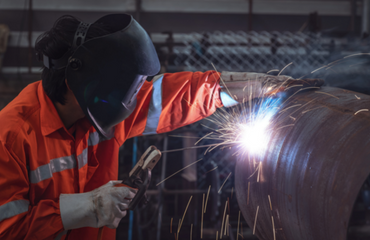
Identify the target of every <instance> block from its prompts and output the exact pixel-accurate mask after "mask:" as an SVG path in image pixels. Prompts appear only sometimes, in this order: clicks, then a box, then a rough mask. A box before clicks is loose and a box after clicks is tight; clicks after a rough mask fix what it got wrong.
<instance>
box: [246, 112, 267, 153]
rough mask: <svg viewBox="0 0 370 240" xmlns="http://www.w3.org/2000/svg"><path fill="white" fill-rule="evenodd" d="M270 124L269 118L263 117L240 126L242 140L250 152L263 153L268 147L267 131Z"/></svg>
mask: <svg viewBox="0 0 370 240" xmlns="http://www.w3.org/2000/svg"><path fill="white" fill-rule="evenodd" d="M269 125H270V122H269V120H268V119H262V120H260V121H256V122H253V123H250V124H243V125H241V126H240V128H241V129H240V130H241V134H240V142H241V144H242V145H243V146H244V147H245V148H246V149H247V150H248V152H249V153H250V154H256V153H261V152H262V151H263V150H264V149H265V148H266V146H267V143H268V140H269V134H268V132H267V129H268V127H269Z"/></svg>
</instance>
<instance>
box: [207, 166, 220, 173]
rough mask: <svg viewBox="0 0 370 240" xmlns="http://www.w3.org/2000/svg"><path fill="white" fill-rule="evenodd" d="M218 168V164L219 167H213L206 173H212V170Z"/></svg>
mask: <svg viewBox="0 0 370 240" xmlns="http://www.w3.org/2000/svg"><path fill="white" fill-rule="evenodd" d="M217 168H218V166H217V167H215V168H212V169H211V170H209V171H208V172H206V174H207V173H210V172H212V171H214V170H216V169H217Z"/></svg>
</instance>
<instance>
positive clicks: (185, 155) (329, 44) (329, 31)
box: [0, 0, 370, 240]
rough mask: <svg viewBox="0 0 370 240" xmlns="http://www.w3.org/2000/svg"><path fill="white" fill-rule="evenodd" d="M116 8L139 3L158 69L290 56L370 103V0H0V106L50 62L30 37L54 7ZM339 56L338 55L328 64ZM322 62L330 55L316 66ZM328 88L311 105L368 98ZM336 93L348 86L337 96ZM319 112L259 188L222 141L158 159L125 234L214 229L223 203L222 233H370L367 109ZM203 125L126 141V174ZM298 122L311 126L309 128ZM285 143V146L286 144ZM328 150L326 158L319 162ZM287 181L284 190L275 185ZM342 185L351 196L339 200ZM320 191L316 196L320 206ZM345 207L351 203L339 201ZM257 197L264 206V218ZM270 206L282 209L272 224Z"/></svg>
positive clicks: (247, 64)
mask: <svg viewBox="0 0 370 240" xmlns="http://www.w3.org/2000/svg"><path fill="white" fill-rule="evenodd" d="M109 13H129V14H132V15H133V16H134V17H135V19H136V20H137V21H138V22H139V23H140V24H141V25H142V26H143V27H144V28H145V29H146V30H147V32H148V33H149V34H150V36H151V38H152V40H153V42H154V45H155V47H156V50H157V52H158V55H159V58H160V61H161V64H162V68H161V72H179V71H206V70H212V69H213V68H214V67H213V65H214V66H215V67H216V68H217V70H218V71H251V72H268V71H270V70H273V69H280V70H281V69H283V68H284V67H285V66H286V65H288V64H290V63H292V64H291V65H290V66H289V67H287V68H286V69H285V70H284V72H283V74H286V75H290V76H293V77H296V78H298V77H302V76H306V77H319V78H322V79H324V80H325V81H326V83H325V85H326V87H338V88H342V89H347V90H352V91H355V92H357V93H358V94H357V95H356V96H357V97H359V98H361V99H363V101H364V102H363V103H362V104H363V108H367V106H368V105H367V104H370V98H369V97H368V96H367V94H370V81H369V77H370V68H369V67H370V58H369V56H368V55H366V54H362V55H354V54H358V53H370V37H369V28H370V1H369V0H316V1H313V0H312V1H311V0H284V1H280V0H197V1H195V0H105V1H97V0H88V1H87V0H84V1H82V0H63V1H61V0H53V1H50V0H48V1H47V0H0V109H2V108H3V107H4V106H5V105H6V104H7V103H8V102H10V101H11V100H12V99H13V98H14V97H15V96H16V95H17V94H18V93H19V91H20V90H21V89H22V88H23V87H25V86H26V85H27V84H28V83H30V82H33V81H37V80H40V73H41V70H42V64H41V63H40V62H38V61H37V58H36V55H35V51H34V44H35V41H36V39H37V37H38V36H39V35H40V34H41V33H43V32H44V31H46V30H48V29H49V28H51V27H52V24H53V23H54V22H55V20H56V19H58V18H59V17H60V16H62V15H65V14H69V15H73V16H76V17H78V18H80V19H81V20H83V21H85V22H93V21H94V20H96V19H97V18H99V17H101V16H103V15H106V14H109ZM351 55H353V57H349V58H347V56H351ZM337 60H340V61H339V62H338V64H332V65H330V63H332V62H334V61H337ZM212 64H213V65H212ZM328 64H329V65H328ZM322 66H327V67H325V68H322V69H319V68H321V67H322ZM317 69H319V70H318V71H315V70H317ZM332 89H334V88H330V89H325V88H324V89H323V91H324V92H325V93H327V95H326V96H325V97H327V98H325V97H324V95H322V96H320V97H319V99H318V100H317V102H316V103H315V104H316V105H317V106H316V105H315V106H313V107H312V108H314V107H316V108H320V107H322V106H326V107H328V106H329V107H328V108H329V110H332V111H333V112H335V113H337V112H343V113H346V111H347V112H348V111H351V110H353V109H354V108H356V110H359V109H361V108H357V106H356V104H355V103H352V102H351V101H352V100H348V99H349V98H350V96H349V95H351V96H353V94H350V93H348V92H346V91H343V90H340V89H334V90H332ZM361 93H362V95H361ZM328 95H334V96H339V95H340V96H341V97H340V99H339V100H337V99H336V102H332V101H333V100H331V98H330V96H328ZM314 97H315V96H314ZM314 97H312V96H310V93H307V94H306V95H304V96H303V97H301V98H298V97H296V98H295V99H293V100H292V101H298V102H299V101H302V102H303V103H305V101H307V102H308V101H310V99H312V98H314ZM328 98H329V99H328ZM315 99H316V98H315ZM351 104H352V105H351ZM329 110H328V111H329ZM311 115H312V116H311ZM311 115H304V116H301V120H302V117H303V118H307V119H303V120H302V121H305V122H306V123H305V124H303V125H302V126H300V128H299V130H295V131H296V132H294V130H292V132H289V133H288V132H284V133H285V134H288V135H289V134H290V135H289V136H290V137H291V138H292V139H291V140H289V141H290V142H291V143H290V142H289V143H288V142H287V143H286V144H285V145H279V147H276V148H274V149H270V152H269V154H270V159H272V158H274V157H273V156H275V157H276V156H279V159H280V160H279V161H281V162H282V164H280V165H278V166H275V165H268V166H267V167H266V169H267V170H266V171H269V173H271V174H266V176H265V178H269V177H270V178H271V179H267V180H266V181H265V183H267V184H262V185H261V186H260V187H258V188H257V187H256V184H255V182H252V184H250V183H251V181H252V178H247V177H248V176H249V175H248V174H243V173H241V172H240V171H242V170H243V169H245V168H248V167H249V168H248V171H250V170H251V168H253V167H250V166H246V165H248V164H246V163H245V162H243V161H239V160H240V159H239V160H238V158H237V157H235V156H234V155H233V153H234V152H233V149H219V148H218V149H215V150H213V151H211V152H209V153H207V154H206V155H204V150H205V149H204V148H203V149H202V148H201V149H192V150H186V151H177V152H171V153H165V154H164V155H163V157H162V159H161V160H160V162H159V164H158V166H157V167H156V168H155V169H154V171H153V176H152V183H151V186H150V187H149V190H148V192H147V194H148V200H149V201H148V203H147V205H146V206H143V207H142V208H139V209H137V210H135V212H134V213H131V214H130V215H128V216H127V217H125V218H124V219H123V220H122V221H121V223H120V226H119V228H118V231H117V239H138V240H141V239H157V240H159V239H201V238H202V239H216V234H220V231H221V229H222V228H223V226H224V225H225V226H226V224H224V221H225V216H224V214H225V213H224V212H227V214H228V216H229V217H228V218H227V219H228V223H229V224H228V228H227V229H226V227H225V229H224V230H225V232H226V233H227V234H224V235H223V236H221V235H218V236H217V237H218V238H219V239H221V238H223V239H264V240H267V239H271V240H272V239H274V240H275V239H287V240H292V239H294V240H298V239H303V240H305V239H315V240H317V239H351V240H355V239H356V240H357V239H358V240H360V239H370V210H369V209H370V180H366V179H367V175H369V173H370V163H368V162H369V156H370V155H369V152H368V151H369V150H368V149H369V147H368V146H369V143H368V142H369V140H368V136H369V128H366V126H368V125H369V120H370V118H369V117H370V116H369V115H366V114H364V117H363V118H361V119H359V120H358V121H357V122H356V123H353V122H351V124H349V123H348V121H347V120H348V119H344V117H343V115H341V114H338V116H337V115H334V113H332V115H330V116H329V117H328V116H326V117H325V116H321V115H320V114H319V113H317V114H316V115H313V113H312V114H311ZM309 116H311V117H310V118H309ZM324 119H325V121H328V122H330V123H328V122H327V123H326V124H329V125H332V124H337V128H341V127H340V126H347V128H346V129H343V128H341V131H340V132H338V131H334V130H333V131H334V132H333V131H332V132H331V131H329V130H327V131H326V132H325V131H323V130H322V128H324V129H325V128H326V127H325V126H321V125H320V124H318V123H319V122H322V121H324ZM340 122H343V125H341V124H340ZM287 124H288V123H287ZM204 125H207V126H209V125H210V123H209V122H207V120H203V121H201V122H198V123H195V124H192V125H190V126H187V127H184V128H181V129H178V130H176V131H174V132H171V133H167V134H161V135H151V136H145V137H137V138H134V139H130V140H128V141H127V142H126V143H125V144H124V145H123V146H122V149H121V152H120V167H119V169H118V171H119V174H120V177H121V179H124V178H126V177H127V176H128V172H129V169H131V166H132V163H133V161H135V160H136V159H137V158H138V157H140V155H141V154H142V153H143V151H145V149H147V148H148V147H149V146H150V145H155V146H156V147H157V148H158V149H160V150H170V149H179V148H186V147H191V146H193V145H194V143H195V142H196V141H197V139H198V138H200V137H202V136H204V135H205V134H207V133H208V132H209V129H208V128H206V127H204ZM349 126H350V127H349ZM211 127H212V126H211ZM319 127H322V128H320V129H321V130H320V129H319ZM359 129H360V130H361V131H360V130H359ZM349 131H350V132H351V133H353V134H355V133H356V134H355V135H356V137H351V136H352V135H350V133H349ZM357 131H360V132H357ZM302 132H305V134H306V135H305V136H301V135H300V134H301V133H302ZM314 133H317V135H315V134H314ZM319 133H320V134H321V135H320V134H319ZM341 134H342V135H341ZM343 134H344V135H345V136H347V137H348V139H353V141H352V142H350V143H348V142H347V143H346V144H347V145H345V143H344V140H343V141H342V142H341V143H337V142H335V143H334V140H338V142H339V140H340V139H341V137H342V136H344V135H343ZM346 134H347V135H346ZM318 135H320V136H319V137H318ZM179 136H182V137H179ZM328 136H329V137H331V138H328ZM294 137H296V138H294ZM280 138H281V136H280ZM294 139H295V140H296V141H295V140H294ZM297 139H298V140H300V141H298V140H297ZM317 139H322V141H321V142H320V141H319V140H317ZM275 141H279V136H276V139H275ZM211 143H213V142H212V140H204V141H203V142H202V144H204V145H207V144H211ZM315 144H316V145H315ZM340 144H342V145H340ZM313 145H315V146H317V149H318V148H320V149H321V152H322V154H319V153H317V154H316V155H315V154H312V155H311V156H306V155H307V154H305V152H303V150H302V151H301V152H299V151H298V150H297V151H293V150H292V149H297V148H300V149H302V148H304V147H306V148H307V149H308V148H309V146H310V147H311V146H313ZM348 145H350V146H352V145H356V146H355V147H354V148H353V149H352V150H351V151H349V150H348V151H345V149H346V147H343V146H348ZM289 147H291V148H290V150H289V149H288V148H289ZM342 147H343V148H342ZM271 148H272V147H271ZM341 149H342V150H341ZM343 149H344V150H343ZM364 149H366V151H365V150H364ZM355 150H356V151H355ZM279 151H280V153H281V152H286V154H281V155H279ZM289 151H291V152H289ZM341 151H342V152H341ZM323 152H325V153H323ZM274 153H276V155H274ZM299 154H300V155H299ZM330 154H331V155H330ZM347 155H348V156H353V158H355V159H357V160H356V161H354V162H356V164H355V163H351V164H350V163H348V162H347V160H346V159H348V158H346V157H345V156H347ZM338 156H342V157H338ZM200 158H203V160H202V161H200V162H198V163H197V164H196V165H192V166H191V167H189V168H187V169H186V170H184V171H182V172H180V173H179V174H176V175H175V176H173V177H172V178H170V179H169V180H167V181H165V182H164V183H162V184H160V185H158V186H156V184H157V183H158V182H160V181H161V180H162V179H164V178H166V177H167V176H170V175H171V174H173V173H175V172H177V171H178V170H180V169H181V168H183V167H184V166H187V165H189V164H190V163H192V162H194V161H196V160H198V159H200ZM266 158H267V157H266ZM292 159H293V160H292ZM310 159H311V160H310ZM323 159H330V161H329V160H328V162H325V164H322V160H323ZM299 160H302V161H303V160H304V163H302V162H300V161H299ZM319 160H320V161H319ZM334 160H336V161H339V162H340V161H342V162H343V164H342V165H338V164H337V162H335V161H334ZM315 161H316V162H317V161H319V162H317V163H315ZM333 161H334V162H333ZM283 163H286V166H285V165H284V164H283ZM310 164H312V166H311V165H310ZM236 166H238V167H237V171H236V170H235V167H236ZM283 167H285V168H284V169H283V170H282V168H283ZM311 167H312V168H313V169H316V170H317V171H315V174H314V175H310V174H309V173H308V172H307V169H311ZM349 169H353V171H350V170H349ZM238 172H239V173H238ZM292 172H296V174H293V173H292ZM297 172H299V173H300V174H298V173H297ZM238 174H239V175H238ZM251 174H253V172H251ZM287 176H291V178H290V180H289V181H290V183H291V185H292V186H289V189H295V190H294V191H291V192H288V191H283V190H282V189H285V190H287V189H288V185H289V184H287V183H286V182H284V181H286V179H285V178H284V177H287ZM315 179H320V181H321V182H320V183H319V184H318V185H320V186H322V189H321V188H319V187H318V190H315V191H314V190H312V186H315V183H316V184H317V182H315ZM333 179H341V180H340V181H339V180H333ZM253 181H255V180H253ZM333 181H334V182H335V181H338V182H336V184H338V186H337V188H338V189H340V192H336V193H335V194H331V193H327V192H326V190H325V188H324V186H323V185H325V184H326V183H328V182H330V184H333V185H335V184H334V183H333ZM248 183H249V184H248ZM284 184H285V185H284ZM293 185H294V186H293ZM253 187H255V188H253ZM250 188H251V189H250ZM337 188H334V189H337ZM208 189H210V191H209V192H208ZM253 189H254V190H253ZM219 190H220V191H219ZM250 191H251V192H250ZM279 191H281V192H284V194H285V195H286V196H285V195H284V194H281V195H279V194H277V193H276V192H279ZM333 191H334V190H333ZM338 191H339V190H338ZM207 193H209V199H208V201H207V208H206V212H205V213H204V214H202V198H203V195H205V196H207V195H208V194H207ZM341 194H342V195H341ZM237 195H238V196H237ZM282 195H284V196H282ZM270 196H271V198H270ZM190 197H192V200H191V203H190V204H189V207H188V209H187V213H186V215H185V218H184V221H183V223H182V225H181V229H180V231H178V229H179V220H180V219H181V218H182V217H183V214H184V211H185V209H186V207H187V204H188V202H189V199H190ZM334 197H335V198H337V199H344V200H343V201H342V202H338V201H336V200H333V198H334ZM237 198H238V200H237ZM244 200H245V201H244ZM247 201H248V202H247ZM225 202H227V203H228V204H227V207H225ZM313 202H315V203H317V204H316V205H315V206H313V205H312V203H313ZM289 204H293V205H294V206H293V207H292V206H290V205H289ZM269 205H270V206H269ZM308 206H309V207H308ZM348 206H349V207H348ZM257 207H258V208H257ZM270 208H271V212H270ZM344 208H349V209H346V210H345V212H343V211H342V210H343V209H344ZM224 209H226V210H224ZM256 209H259V211H260V215H259V219H260V220H258V221H257V220H256V217H255V216H256ZM239 211H241V213H242V215H241V216H240V215H239ZM257 211H258V210H257ZM292 212H293V213H292ZM271 214H272V216H274V218H275V220H276V223H275V225H274V226H272V225H271V219H270V215H271ZM292 214H293V215H294V214H296V215H294V216H292ZM243 216H244V217H243ZM284 217H285V218H284ZM239 218H240V220H239ZM342 218H344V220H343V219H342ZM336 219H338V221H335V220H336ZM342 220H343V221H342ZM254 221H257V225H256V223H255V222H254ZM273 221H274V220H273ZM316 223H317V224H316ZM253 228H256V229H253ZM254 231H255V235H253V232H254ZM176 233H178V236H176ZM331 234H337V235H336V236H335V237H334V235H331ZM294 236H295V238H294Z"/></svg>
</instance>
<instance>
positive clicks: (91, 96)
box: [0, 14, 286, 239]
mask: <svg viewBox="0 0 370 240" xmlns="http://www.w3.org/2000/svg"><path fill="white" fill-rule="evenodd" d="M35 48H36V51H37V53H38V56H39V57H40V60H42V61H43V64H44V66H45V67H44V69H43V71H42V80H41V81H37V82H35V83H32V84H30V85H28V86H27V87H26V88H25V89H24V90H23V91H22V92H21V93H20V94H19V95H18V96H17V97H16V98H15V99H14V100H13V101H12V102H10V103H9V104H8V105H7V106H6V107H5V108H4V109H3V110H2V111H1V112H0V125H1V129H0V192H1V193H0V239H96V237H97V234H98V228H100V227H105V230H104V236H103V239H115V228H116V227H117V225H118V223H119V221H120V220H121V218H122V217H124V216H125V215H126V209H127V206H128V204H129V203H130V201H131V199H132V198H133V197H134V196H135V193H136V190H135V189H131V188H126V187H114V185H116V184H117V183H120V181H117V178H118V151H119V147H120V146H121V145H122V144H123V143H124V142H125V140H126V139H128V138H132V137H134V136H141V135H147V134H157V133H164V132H168V131H172V130H174V129H176V128H179V127H182V126H184V125H187V124H191V123H193V122H195V121H198V120H200V119H202V118H205V117H207V116H209V115H211V114H212V113H214V112H215V111H216V109H217V108H219V107H222V106H223V105H226V102H227V104H228V105H229V103H230V102H231V103H233V101H234V100H233V99H232V98H231V97H230V94H231V95H236V97H237V98H236V99H238V100H240V101H242V99H243V97H242V95H243V94H245V93H243V92H242V90H241V89H242V88H241V87H240V86H241V85H240V82H239V83H234V82H230V83H228V82H226V86H229V91H227V92H228V93H230V94H228V93H226V90H225V89H222V88H221V87H220V76H219V73H218V72H216V71H208V72H204V73H201V72H180V73H173V74H161V75H156V74H157V73H158V71H159V69H160V63H159V60H158V57H157V54H156V51H155V48H154V45H153V43H152V41H151V40H150V38H149V36H148V34H147V33H146V32H145V30H144V29H143V28H142V27H141V26H140V25H139V24H138V23H137V22H136V21H135V20H134V19H133V18H132V17H131V16H130V15H126V14H111V15H107V16H104V17H102V18H100V19H99V20H97V21H96V22H94V23H92V24H88V23H84V22H80V21H79V20H77V19H76V18H74V17H72V16H63V17H61V18H59V19H58V20H57V21H56V23H55V24H54V26H53V28H52V29H51V30H49V31H47V32H45V33H44V34H43V35H41V36H40V37H39V38H38V40H37V42H36V47H35ZM247 75H248V74H244V75H243V74H239V75H238V74H235V77H236V76H239V77H240V78H241V80H242V81H241V82H242V83H243V86H247V89H246V90H245V92H248V89H249V88H250V89H252V88H251V87H253V89H254V90H256V92H257V90H260V88H261V86H262V82H258V81H257V84H256V81H254V83H253V84H249V85H248V83H249V82H248V78H250V76H254V75H253V74H252V75H250V74H249V75H248V76H249V77H247ZM147 76H154V77H153V78H152V80H151V81H147V80H146V78H147ZM233 76H234V75H233V74H229V75H226V77H225V79H228V80H231V79H234V78H233ZM256 79H257V78H256ZM271 79H273V81H275V83H276V82H281V81H285V80H286V78H284V77H283V78H281V77H271V78H270V80H271ZM256 97H257V94H256Z"/></svg>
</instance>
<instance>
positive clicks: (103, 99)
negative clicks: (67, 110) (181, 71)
mask: <svg viewBox="0 0 370 240" xmlns="http://www.w3.org/2000/svg"><path fill="white" fill-rule="evenodd" d="M95 23H97V24H103V25H105V26H109V27H110V30H111V33H110V34H108V35H104V36H101V37H97V38H93V39H90V40H87V41H85V40H84V39H85V36H86V33H87V31H88V28H89V26H90V24H87V23H83V22H81V23H80V25H79V26H78V29H77V31H76V34H75V38H74V41H73V46H72V49H71V50H70V51H71V52H70V53H67V54H66V55H65V56H63V57H62V58H61V59H57V60H53V59H48V58H47V56H44V59H43V61H44V65H45V66H46V67H49V68H54V69H60V68H61V67H65V68H66V69H65V72H66V79H67V83H68V86H69V87H70V89H71V90H72V91H73V93H74V95H75V97H76V99H77V101H78V103H79V105H80V107H81V108H82V110H83V111H84V113H85V115H86V117H87V118H88V119H89V120H90V122H91V123H92V124H93V126H94V128H95V129H96V130H97V131H98V132H99V133H100V134H101V135H103V136H104V137H106V138H111V137H112V136H113V135H114V126H115V125H116V124H118V123H120V122H122V121H123V120H124V119H126V118H127V117H128V116H129V115H130V114H131V113H132V112H133V111H134V109H135V107H136V95H137V93H138V92H139V90H140V88H141V87H142V85H143V84H144V82H145V80H146V77H147V76H153V75H155V74H157V73H158V72H159V69H160V63H159V59H158V56H157V53H156V51H155V48H154V45H153V43H152V41H151V39H150V37H149V36H148V34H147V33H146V31H145V30H144V29H143V28H142V27H141V26H140V24H139V23H138V22H136V21H135V20H134V19H133V17H132V16H130V15H127V14H111V15H106V16H104V17H102V18H100V19H99V20H97V21H96V22H95ZM63 65H64V66H63Z"/></svg>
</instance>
